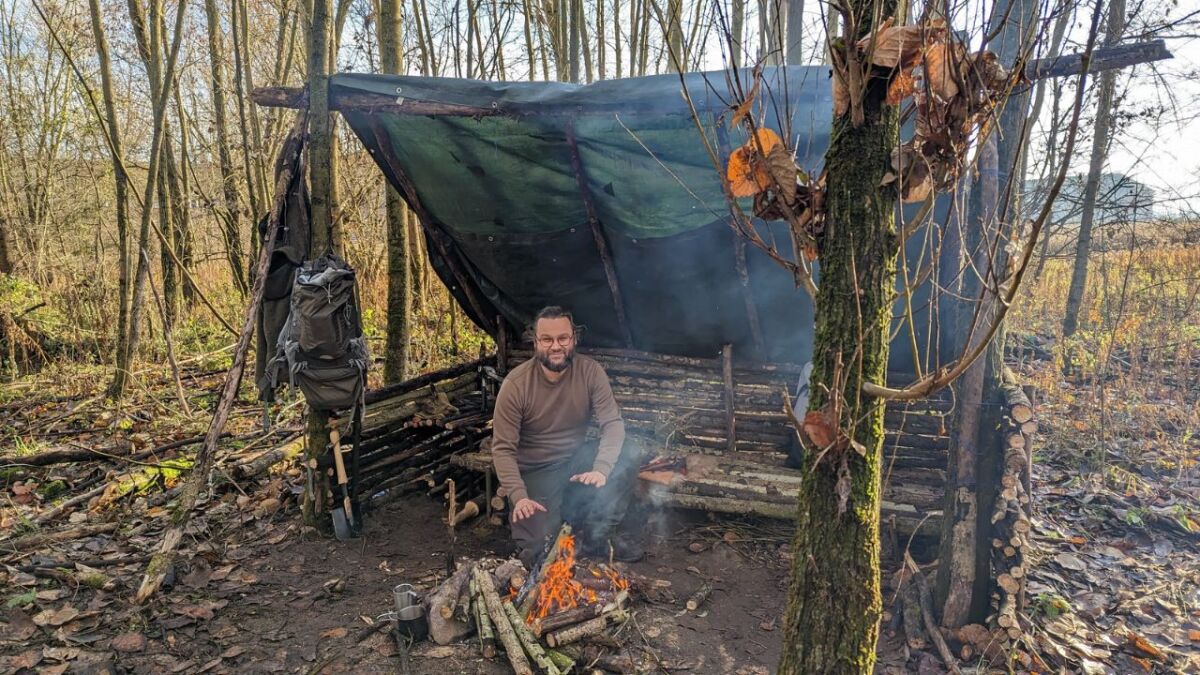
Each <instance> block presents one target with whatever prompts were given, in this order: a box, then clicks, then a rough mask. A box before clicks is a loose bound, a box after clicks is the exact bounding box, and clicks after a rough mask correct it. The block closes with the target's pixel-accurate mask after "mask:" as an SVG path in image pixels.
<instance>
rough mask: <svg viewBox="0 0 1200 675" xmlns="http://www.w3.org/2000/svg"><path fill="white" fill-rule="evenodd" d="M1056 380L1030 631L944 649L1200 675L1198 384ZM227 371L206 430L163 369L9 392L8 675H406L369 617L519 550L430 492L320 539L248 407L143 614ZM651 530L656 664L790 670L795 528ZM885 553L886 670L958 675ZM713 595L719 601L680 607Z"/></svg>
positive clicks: (465, 658)
mask: <svg viewBox="0 0 1200 675" xmlns="http://www.w3.org/2000/svg"><path fill="white" fill-rule="evenodd" d="M1053 367H1054V366H1053V364H1052V363H1050V362H1046V361H1030V362H1028V363H1025V364H1022V365H1018V366H1017V367H1016V369H1017V370H1018V371H1019V373H1020V375H1021V377H1022V378H1023V379H1024V380H1026V381H1030V382H1033V383H1034V384H1035V385H1037V386H1038V388H1039V391H1040V392H1041V395H1040V396H1039V399H1040V401H1039V404H1040V405H1039V416H1040V418H1041V423H1042V438H1041V440H1040V441H1039V443H1038V450H1037V457H1036V465H1035V476H1034V483H1035V499H1034V503H1035V518H1034V519H1033V524H1034V535H1035V536H1034V541H1035V543H1036V545H1037V546H1036V552H1035V554H1034V555H1033V563H1034V565H1033V567H1032V569H1031V570H1030V571H1029V577H1030V585H1029V606H1028V612H1027V615H1028V617H1029V626H1028V628H1029V631H1028V636H1029V637H1028V640H1027V643H1026V646H1025V647H1024V648H1020V649H1016V650H1013V651H1010V652H1008V653H1003V652H1001V651H1000V650H999V649H997V648H996V646H995V645H996V643H994V642H989V641H988V640H983V641H982V643H981V640H980V639H979V635H978V634H968V633H949V634H947V635H946V638H947V640H948V642H949V644H950V648H951V649H952V650H953V651H954V653H955V656H956V657H957V658H958V659H959V663H958V665H959V667H960V668H961V669H963V670H964V671H972V670H973V672H1006V671H1007V669H1008V667H1007V666H1006V665H1005V662H1006V661H1007V662H1009V663H1011V664H1012V669H1013V670H1017V671H1030V672H1053V671H1059V670H1066V671H1069V672H1084V673H1132V672H1200V556H1198V555H1197V546H1198V539H1200V535H1198V534H1197V533H1198V532H1200V471H1198V470H1197V467H1196V460H1197V458H1198V457H1200V448H1197V445H1196V441H1195V439H1192V438H1188V437H1185V438H1181V437H1183V436H1185V434H1186V433H1187V432H1186V430H1187V429H1194V428H1198V426H1200V425H1197V424H1196V420H1195V419H1194V417H1195V416H1196V415H1197V414H1200V413H1198V410H1200V406H1198V404H1197V392H1196V390H1195V385H1194V384H1187V385H1182V387H1181V386H1176V385H1177V384H1178V383H1162V382H1149V383H1142V385H1140V386H1139V387H1138V389H1137V392H1138V393H1137V395H1136V396H1131V395H1130V391H1131V386H1132V385H1131V384H1130V383H1129V382H1125V381H1116V380H1114V381H1113V382H1112V383H1110V384H1111V386H1113V387H1120V391H1121V392H1122V400H1123V401H1128V404H1127V405H1122V406H1120V407H1114V406H1111V405H1105V403H1104V401H1103V400H1102V399H1104V397H1105V391H1106V389H1105V388H1104V387H1100V388H1097V387H1095V386H1092V385H1091V384H1090V383H1089V384H1087V385H1086V386H1085V384H1078V385H1073V384H1071V383H1070V382H1062V381H1061V379H1062V378H1061V377H1057V376H1054V377H1053V380H1051V377H1052V376H1051V375H1050V374H1049V373H1048V372H1047V369H1049V368H1053ZM220 374H221V373H220V371H219V370H218V369H215V368H212V369H208V370H203V369H197V370H194V371H190V372H189V373H188V375H187V377H185V379H184V382H183V385H184V389H185V391H186V392H188V393H187V397H188V401H189V407H190V408H191V409H192V411H193V412H192V414H191V415H187V416H181V415H180V414H179V409H180V408H181V405H180V404H179V402H178V400H177V395H176V393H175V388H174V386H173V383H171V382H170V380H169V379H167V378H165V377H163V378H160V379H157V380H156V379H154V378H153V377H151V378H149V379H147V380H144V381H143V382H144V385H143V386H142V387H140V388H139V390H138V391H136V392H135V394H134V395H133V396H132V397H131V399H130V400H129V401H127V402H126V403H125V404H124V405H122V406H119V407H116V406H112V405H111V404H109V403H106V402H105V401H104V399H103V397H102V396H99V395H97V393H96V392H99V391H101V390H102V388H101V384H102V382H103V374H102V373H91V372H90V371H84V372H81V371H74V370H67V369H64V370H61V371H56V370H50V371H46V372H43V373H42V374H40V375H36V376H30V377H27V378H24V379H22V380H19V381H17V382H16V383H13V384H11V385H8V386H6V387H5V388H3V389H0V429H4V430H5V434H4V436H5V438H4V439H3V441H2V442H3V443H4V445H3V449H2V450H0V491H2V492H3V495H4V499H3V503H0V531H2V532H3V533H4V534H3V539H0V561H2V562H3V567H2V568H0V587H2V588H3V589H4V591H3V597H0V616H2V617H3V618H2V623H0V672H43V673H62V672H95V673H100V672H105V671H107V672H148V673H149V672H213V673H220V672H302V673H316V672H330V673H332V672H395V671H396V670H397V668H398V664H399V662H400V659H399V656H398V655H397V654H396V648H395V646H394V644H393V642H392V641H391V640H390V639H389V638H388V637H387V636H386V634H382V633H379V634H375V635H372V636H369V637H367V638H365V639H362V640H359V639H358V638H359V637H360V635H361V634H362V631H363V629H364V628H365V627H366V626H367V623H366V621H364V617H365V618H367V619H370V618H372V617H375V616H377V615H379V614H380V613H382V612H384V611H386V610H387V609H388V605H389V604H390V588H391V587H392V586H393V585H395V584H398V583H403V582H407V583H413V584H415V585H417V586H418V587H425V588H430V587H432V586H433V585H434V584H435V583H436V582H437V581H438V580H440V579H441V578H443V577H444V575H445V572H446V566H447V557H448V556H456V557H459V558H462V557H471V558H477V557H479V556H483V555H500V556H504V555H507V553H508V549H507V542H506V532H505V531H504V530H503V529H501V528H493V527H489V526H487V525H486V524H479V525H474V526H472V525H467V526H464V527H461V528H460V529H459V531H458V533H457V536H456V537H455V539H453V540H452V539H451V537H450V535H449V533H448V531H447V528H446V526H445V524H444V520H443V518H444V513H443V510H442V507H441V504H440V502H435V501H433V500H430V499H427V498H424V497H420V498H416V497H414V498H409V499H406V500H402V501H397V502H394V503H392V504H390V505H388V506H386V507H384V508H383V509H382V510H380V511H377V512H375V513H374V514H372V515H371V516H370V518H369V519H368V527H367V531H366V533H365V536H364V537H363V538H362V539H360V540H355V541H350V542H338V541H334V540H331V539H326V538H323V537H321V536H319V535H317V534H316V532H314V531H313V530H311V529H307V528H304V527H302V526H301V525H300V520H299V515H298V505H297V495H298V494H299V492H300V490H301V484H302V480H303V479H302V475H301V472H300V471H299V469H297V468H296V467H294V466H292V465H291V463H289V462H286V461H284V462H279V463H275V464H273V466H271V467H270V469H269V470H262V471H258V470H257V469H250V468H247V467H259V466H260V465H261V464H262V460H263V458H265V457H267V455H266V453H268V452H270V451H272V449H273V448H276V447H279V446H285V445H287V443H288V441H289V440H290V439H291V437H292V435H293V434H294V433H295V430H298V428H299V426H298V423H297V422H296V420H295V419H294V418H295V413H296V409H295V408H293V409H291V410H288V411H285V412H284V414H283V415H282V416H281V418H280V419H279V420H278V423H277V426H276V431H274V432H273V433H272V434H269V435H263V434H261V432H259V431H257V429H258V425H259V421H258V415H259V413H260V410H259V409H258V408H257V407H256V406H253V405H250V404H240V405H239V407H238V408H237V409H236V410H235V414H234V416H233V418H232V420H231V423H230V425H229V428H228V431H229V433H230V434H232V437H231V438H230V439H229V440H227V441H226V443H225V445H224V449H223V453H224V454H223V458H222V462H221V465H220V468H219V470H218V471H217V472H216V473H215V474H214V480H215V481H216V482H217V483H219V486H218V487H219V489H218V491H217V495H216V497H215V498H213V499H211V500H210V501H208V502H207V503H205V504H203V505H201V506H200V507H199V508H198V510H197V511H196V513H195V515H194V517H193V519H192V521H191V524H190V525H189V527H188V533H187V534H188V536H187V537H186V538H185V541H184V545H183V547H182V548H183V551H182V555H181V557H180V558H179V561H178V563H177V566H176V568H175V570H174V574H173V578H172V579H171V580H170V581H171V584H170V587H169V588H168V589H166V590H165V591H164V592H163V593H161V594H160V595H159V596H158V597H157V598H155V599H154V600H152V601H151V602H149V603H147V604H146V605H142V606H138V605H134V604H132V602H131V599H132V596H133V591H134V590H135V589H136V588H137V584H138V582H139V579H140V575H141V573H142V571H143V570H144V567H145V562H146V560H147V559H148V555H149V554H150V553H151V552H152V551H153V549H154V547H155V545H156V544H157V542H158V536H159V532H160V531H161V529H162V528H163V526H164V525H165V524H166V522H167V517H168V514H169V511H168V507H169V506H170V500H171V498H172V497H173V496H174V494H175V493H176V491H177V482H178V481H179V479H180V476H181V475H182V474H183V473H184V472H186V469H187V467H188V466H189V465H190V457H191V456H192V455H193V453H194V451H195V447H196V446H195V444H191V445H182V446H181V447H177V448H173V449H162V446H164V445H166V444H168V443H171V442H173V441H186V440H189V439H192V438H194V437H195V436H196V435H198V434H200V433H202V432H203V430H204V428H205V426H206V423H207V419H208V416H209V415H210V414H211V413H210V412H209V411H210V410H211V408H212V406H213V405H215V392H216V391H217V389H218V387H219V384H220ZM1164 377H1165V375H1164ZM1051 382H1052V383H1051ZM1189 387H1190V388H1189ZM1189 392H1190V393H1189ZM1108 396H1109V397H1111V396H1112V393H1111V390H1110V392H1109V394H1108ZM247 398H248V396H247ZM1189 406H1190V407H1189ZM1098 410H1099V411H1101V412H1099V413H1098V412H1097V411H1098ZM1097 415H1100V416H1099V417H1097ZM289 416H291V419H289ZM1151 419H1152V420H1154V423H1153V424H1150V423H1148V422H1147V420H1151ZM1080 425H1083V428H1082V429H1081V428H1080ZM1089 439H1090V440H1089ZM151 450H153V451H154V452H149V451H151ZM51 453H59V454H57V455H54V454H51ZM49 459H55V460H57V461H48V460H49ZM81 496H82V498H79V497H81ZM76 498H79V499H76ZM650 515H651V516H652V517H648V518H647V519H646V520H645V522H646V523H647V528H646V532H645V534H646V540H647V543H648V544H649V547H648V552H649V555H648V556H647V558H646V559H645V560H644V561H642V562H640V563H637V564H635V565H633V566H632V569H633V570H634V571H636V572H638V573H639V574H641V575H644V576H646V577H650V578H654V579H661V580H665V581H668V582H670V586H669V588H668V591H669V592H668V593H665V594H664V597H661V598H658V601H657V602H654V603H649V602H640V603H637V604H635V605H634V609H635V614H634V621H631V622H630V623H629V624H626V627H625V628H624V629H623V631H624V632H623V634H622V635H621V639H622V640H623V641H624V643H625V645H626V649H627V650H629V652H630V653H631V654H632V655H633V656H634V657H635V659H636V660H637V662H638V663H639V666H640V668H641V669H642V670H643V671H644V672H694V673H767V672H771V671H772V670H773V668H774V665H775V664H776V662H777V660H778V656H779V651H780V648H781V638H782V626H781V625H780V624H781V617H782V611H783V605H784V599H785V595H786V593H785V591H786V588H787V576H788V569H789V565H790V556H789V551H788V541H789V537H790V525H789V524H787V523H765V522H758V521H749V520H735V519H717V518H709V517H705V516H704V515H703V514H697V513H688V512H681V511H666V512H659V513H653V514H650ZM480 522H481V523H483V521H482V520H481V521H480ZM56 533H61V535H58V536H57V538H58V541H53V540H51V539H53V538H55V536H54V535H55V534H56ZM887 553H890V554H891V555H890V556H889V558H888V559H887V560H885V570H884V577H883V582H884V591H885V595H884V602H885V617H884V622H883V625H882V628H881V638H880V643H879V665H878V666H877V671H878V672H883V673H903V672H917V673H940V672H944V671H945V670H946V668H945V665H944V664H943V662H942V660H941V659H940V658H939V656H938V654H937V652H936V651H935V650H934V648H933V647H932V646H927V647H924V648H921V649H911V648H910V647H909V646H908V645H907V644H906V640H905V636H904V634H903V630H902V629H900V628H898V625H899V623H900V621H899V616H898V614H899V612H898V610H897V607H896V605H895V599H896V597H897V594H896V589H895V588H894V583H895V580H896V579H897V578H898V576H897V575H896V574H895V571H894V570H895V568H896V567H897V565H896V562H895V558H896V556H895V555H894V554H895V551H888V552H887ZM914 554H915V557H916V558H917V560H918V561H922V562H925V561H929V560H930V559H931V557H932V555H931V554H932V552H931V551H929V550H919V549H917V550H914ZM932 572H933V570H932V569H928V568H927V569H926V572H925V573H926V575H927V576H931V575H932ZM705 581H711V582H712V583H713V584H714V587H715V588H716V590H715V592H714V593H713V595H712V597H711V598H710V599H709V600H708V602H707V603H706V604H705V605H704V606H702V607H701V608H700V610H699V611H697V612H694V613H687V612H683V611H682V609H683V607H682V605H683V602H684V600H685V599H686V598H687V597H688V596H689V595H690V594H691V593H692V591H693V590H695V588H697V587H698V586H699V585H700V584H701V583H703V582H705ZM410 663H411V667H412V672H416V673H487V672H496V673H503V672H508V668H507V666H506V665H504V664H503V663H502V661H501V660H495V661H492V662H488V661H484V660H483V659H482V658H481V657H479V656H478V650H477V649H476V648H475V647H473V646H472V645H471V644H470V643H464V644H462V645H451V646H446V647H438V646H435V645H432V644H430V643H423V644H420V645H418V646H417V647H415V648H414V650H413V652H412V654H411V658H410Z"/></svg>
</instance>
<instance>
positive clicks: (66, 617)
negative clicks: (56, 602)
mask: <svg viewBox="0 0 1200 675" xmlns="http://www.w3.org/2000/svg"><path fill="white" fill-rule="evenodd" d="M77 616H79V610H78V609H75V608H74V607H72V606H70V605H67V606H65V607H60V608H58V609H46V610H42V611H41V612H38V613H37V614H36V615H34V617H33V622H34V623H35V624H37V625H39V626H55V627H57V626H61V625H63V624H64V623H67V622H69V621H70V620H71V619H74V618H75V617H77Z"/></svg>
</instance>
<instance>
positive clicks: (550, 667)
mask: <svg viewBox="0 0 1200 675" xmlns="http://www.w3.org/2000/svg"><path fill="white" fill-rule="evenodd" d="M504 612H505V614H507V615H508V620H509V622H510V623H511V624H512V627H513V632H515V633H516V634H517V639H518V640H520V641H521V646H522V647H523V648H524V649H525V653H526V654H528V655H529V658H530V659H532V660H533V662H534V663H536V664H537V666H538V668H540V669H541V670H542V672H543V673H545V675H560V673H559V670H558V666H556V665H554V661H552V660H551V659H550V657H549V656H547V655H546V651H545V650H544V649H542V645H541V643H539V642H538V641H537V638H536V637H534V635H533V633H532V632H530V630H529V627H528V626H526V625H525V621H524V620H523V619H522V618H521V615H520V614H518V613H517V608H516V607H513V604H512V603H511V602H507V601H506V602H505V603H504Z"/></svg>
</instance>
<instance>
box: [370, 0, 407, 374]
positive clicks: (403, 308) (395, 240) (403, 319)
mask: <svg viewBox="0 0 1200 675" xmlns="http://www.w3.org/2000/svg"><path fill="white" fill-rule="evenodd" d="M400 21H401V14H400V6H399V2H398V1H397V0H380V1H379V23H378V32H379V57H380V62H381V64H382V66H383V72H384V73H392V74H396V75H399V74H400V73H401V72H403V64H402V63H401V58H402V56H401V41H400V36H401V35H402V30H401V25H400ZM384 190H386V192H387V193H386V195H385V197H384V199H385V201H386V208H387V240H388V298H387V346H386V347H385V352H384V369H383V381H384V383H386V384H394V383H396V382H402V381H404V380H406V379H408V343H409V340H410V337H411V335H410V331H411V327H410V325H409V316H410V315H411V314H412V265H410V264H409V255H408V251H409V244H408V220H409V218H408V210H407V209H406V208H405V206H404V202H403V201H402V200H401V199H400V194H399V193H398V192H396V188H394V187H392V186H391V184H390V183H387V182H386V181H385V182H384Z"/></svg>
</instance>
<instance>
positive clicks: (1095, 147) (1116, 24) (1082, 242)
mask: <svg viewBox="0 0 1200 675" xmlns="http://www.w3.org/2000/svg"><path fill="white" fill-rule="evenodd" d="M1124 32H1125V0H1112V1H1111V2H1110V3H1109V6H1108V25H1107V26H1106V27H1105V32H1104V46H1105V47H1109V46H1112V45H1114V44H1116V43H1118V42H1120V40H1121V35H1122V34H1123V33H1124ZM1116 83H1117V71H1115V70H1106V71H1104V72H1103V73H1101V74H1100V92H1099V94H1098V96H1097V99H1096V128H1095V131H1094V132H1093V134H1092V155H1091V160H1090V161H1089V162H1088V175H1087V181H1086V182H1085V183H1084V185H1083V213H1082V214H1080V217H1079V238H1078V239H1077V240H1076V241H1075V266H1074V268H1073V269H1072V270H1071V285H1070V287H1069V288H1068V290H1067V309H1066V316H1064V317H1063V324H1062V332H1063V337H1064V338H1069V337H1071V336H1072V335H1074V334H1075V331H1076V330H1077V329H1078V328H1079V313H1080V311H1081V310H1082V308H1083V295H1084V292H1085V291H1086V290H1087V277H1088V258H1089V257H1090V256H1091V252H1092V228H1093V226H1094V224H1095V220H1096V196H1097V194H1098V193H1099V191H1100V176H1101V174H1102V172H1103V171H1104V163H1105V161H1107V159H1108V141H1109V135H1110V133H1111V131H1112V119H1113V110H1112V108H1113V90H1114V89H1116ZM1064 161H1065V160H1064Z"/></svg>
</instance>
